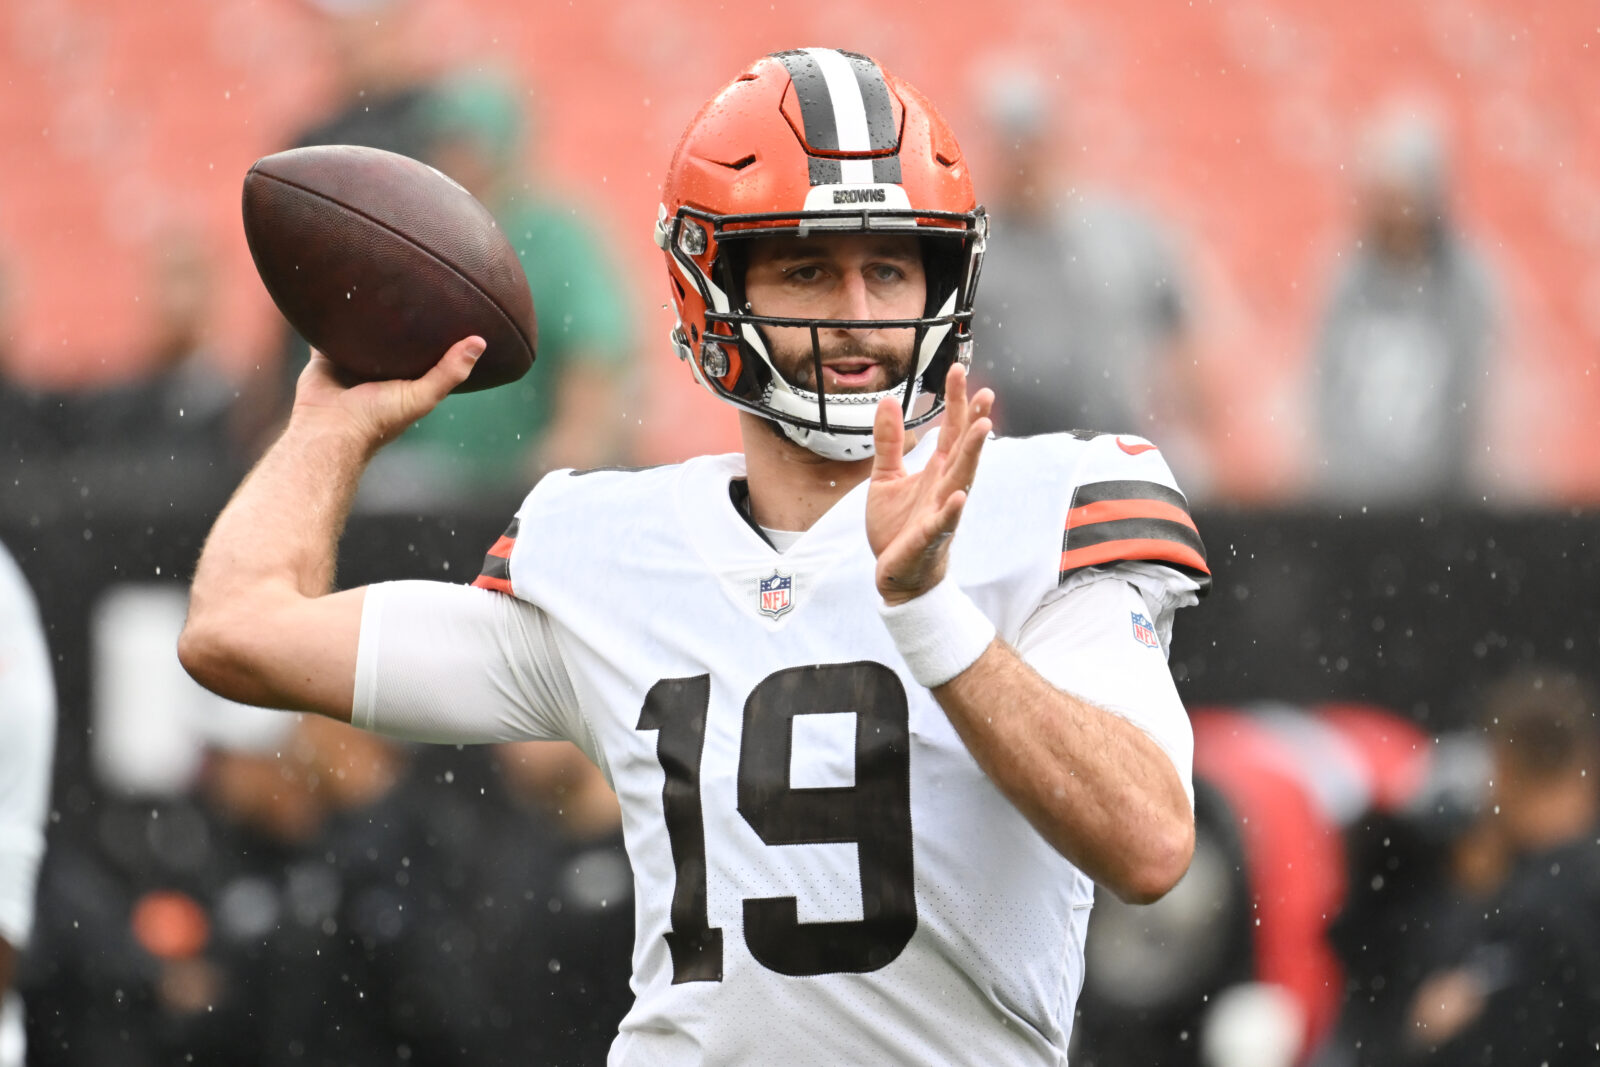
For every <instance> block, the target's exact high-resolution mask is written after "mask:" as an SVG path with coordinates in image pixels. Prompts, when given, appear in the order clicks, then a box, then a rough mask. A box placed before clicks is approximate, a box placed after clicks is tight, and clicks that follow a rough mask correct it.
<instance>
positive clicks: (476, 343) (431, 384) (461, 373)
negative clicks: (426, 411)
mask: <svg viewBox="0 0 1600 1067" xmlns="http://www.w3.org/2000/svg"><path fill="white" fill-rule="evenodd" d="M487 347H488V343H487V342H485V341H484V339H483V338H481V337H478V336H477V335H473V336H471V337H464V338H462V339H461V340H459V341H457V342H456V343H455V344H453V345H451V346H450V351H448V352H446V353H445V354H444V357H443V358H442V359H440V360H439V362H437V363H435V364H434V365H433V366H432V367H431V368H429V370H428V373H427V374H424V375H423V376H422V377H421V378H418V379H417V383H416V384H417V387H418V392H419V399H422V400H424V401H425V402H427V404H428V406H429V407H430V408H431V407H433V406H434V405H435V404H437V403H439V401H441V400H443V399H444V398H445V397H446V396H449V395H450V390H452V389H454V388H455V387H456V386H458V385H460V384H461V383H462V382H464V381H466V380H467V375H469V374H471V373H472V368H473V367H475V366H476V365H477V363H478V357H479V356H481V355H483V350H484V349H485V348H487Z"/></svg>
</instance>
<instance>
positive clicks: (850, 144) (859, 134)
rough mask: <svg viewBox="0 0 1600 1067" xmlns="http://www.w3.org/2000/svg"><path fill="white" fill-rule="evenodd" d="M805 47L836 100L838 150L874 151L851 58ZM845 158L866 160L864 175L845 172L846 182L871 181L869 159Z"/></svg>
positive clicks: (834, 118) (854, 161)
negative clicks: (861, 176)
mask: <svg viewBox="0 0 1600 1067" xmlns="http://www.w3.org/2000/svg"><path fill="white" fill-rule="evenodd" d="M804 51H805V53H806V54H807V55H809V56H810V57H811V58H812V59H814V60H816V61H817V66H818V67H820V68H822V77H823V80H824V81H826V82H827V83H828V97H829V99H831V100H832V102H833V126H834V130H835V131H836V132H837V134H838V137H839V151H841V152H870V151H872V134H871V133H870V132H869V131H868V129H867V105H866V102H865V101H864V100H862V99H861V83H860V82H858V81H856V72H855V69H854V68H853V67H851V66H850V60H848V59H846V58H845V57H844V56H842V55H840V54H839V53H838V52H837V51H835V50H834V49H832V48H807V49H805V50H804ZM844 162H845V164H846V165H847V166H848V165H849V164H850V163H857V162H866V163H867V176H866V177H865V178H852V177H850V176H849V175H848V174H846V175H845V177H844V181H845V182H847V183H851V184H854V183H856V182H861V183H863V184H870V183H871V181H872V164H871V162H870V161H862V160H845V161H844Z"/></svg>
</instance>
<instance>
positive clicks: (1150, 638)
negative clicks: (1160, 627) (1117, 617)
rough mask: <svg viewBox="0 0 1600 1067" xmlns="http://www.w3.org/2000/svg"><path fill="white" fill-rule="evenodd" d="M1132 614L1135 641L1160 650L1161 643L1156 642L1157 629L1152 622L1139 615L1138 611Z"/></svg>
mask: <svg viewBox="0 0 1600 1067" xmlns="http://www.w3.org/2000/svg"><path fill="white" fill-rule="evenodd" d="M1132 614H1133V639H1134V640H1135V641H1137V642H1139V643H1140V644H1141V645H1149V646H1150V647H1151V648H1160V647H1161V642H1160V641H1158V640H1156V628H1155V627H1154V626H1152V625H1151V624H1150V620H1149V619H1147V618H1145V617H1144V616H1143V615H1141V614H1139V613H1138V612H1137V611H1135V612H1133V613H1132Z"/></svg>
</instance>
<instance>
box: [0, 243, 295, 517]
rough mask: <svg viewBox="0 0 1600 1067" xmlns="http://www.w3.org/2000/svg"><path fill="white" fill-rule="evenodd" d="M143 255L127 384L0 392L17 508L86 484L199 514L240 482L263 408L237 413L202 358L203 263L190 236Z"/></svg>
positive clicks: (211, 362) (209, 281)
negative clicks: (137, 361) (144, 346)
mask: <svg viewBox="0 0 1600 1067" xmlns="http://www.w3.org/2000/svg"><path fill="white" fill-rule="evenodd" d="M149 255H150V260H151V269H150V273H149V275H148V277H149V283H148V284H149V288H148V291H147V298H148V301H149V306H150V307H151V309H152V315H153V318H154V335H153V337H152V339H151V342H150V348H149V350H148V352H147V353H146V355H145V358H144V359H143V360H142V366H141V370H140V373H139V376H138V377H137V378H135V379H133V380H132V381H128V382H124V383H120V384H116V385H110V386H101V387H97V388H92V389H72V390H29V389H22V388H19V387H16V386H11V387H4V386H0V425H4V426H5V429H6V432H5V434H4V436H3V437H0V449H3V450H4V453H5V455H6V461H7V463H8V464H17V465H18V467H17V469H18V473H20V474H24V475H32V477H25V478H23V479H21V480H19V481H15V482H13V483H12V484H13V485H14V486H15V487H16V489H17V490H18V496H19V498H21V499H29V498H28V497H25V496H24V494H29V493H39V494H43V495H52V494H55V495H59V494H62V493H64V492H71V491H73V490H75V489H76V488H77V487H78V486H84V485H87V486H90V487H92V489H93V490H94V491H95V493H96V494H97V495H98V496H101V497H102V498H109V499H118V500H121V499H126V500H129V501H131V502H142V503H144V504H147V505H149V506H152V507H161V508H169V507H171V506H172V505H173V504H174V503H191V504H196V505H198V506H202V507H206V506H211V505H212V504H214V503H220V501H221V500H222V499H225V497H226V494H227V493H228V492H229V491H230V490H231V488H232V486H233V485H234V484H235V483H236V482H237V480H238V478H239V477H240V475H241V474H242V473H243V469H244V465H245V462H246V460H247V459H248V457H249V451H250V447H251V442H250V440H249V438H250V435H251V432H252V429H253V425H252V423H251V417H252V416H254V417H257V418H259V413H260V412H261V411H262V410H263V406H261V405H257V406H255V407H253V408H252V407H250V406H248V405H244V404H241V403H240V402H239V396H240V394H239V391H238V389H237V388H236V387H235V385H234V384H233V383H232V382H231V381H230V380H229V379H228V377H227V376H226V375H225V374H224V373H223V372H222V371H221V370H220V367H219V364H218V362H217V361H216V359H215V358H214V356H213V353H212V352H211V350H210V330H211V329H212V327H213V325H214V324H213V321H212V316H213V313H214V310H215V303H216V290H215V281H214V270H215V263H214V260H213V257H212V255H211V252H210V250H209V249H208V248H207V247H206V245H205V243H204V241H203V239H202V238H201V237H200V236H199V235H198V234H196V233H195V232H193V231H191V230H188V229H185V228H173V229H169V230H166V231H163V232H162V233H160V234H159V235H158V236H157V238H156V239H155V240H154V241H153V242H152V243H151V245H150V248H149ZM267 406H270V405H267Z"/></svg>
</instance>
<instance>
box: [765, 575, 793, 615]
mask: <svg viewBox="0 0 1600 1067" xmlns="http://www.w3.org/2000/svg"><path fill="white" fill-rule="evenodd" d="M793 585H794V579H793V578H792V577H790V576H789V575H787V574H784V573H783V572H782V571H773V572H772V577H771V578H763V579H761V614H763V615H770V616H771V617H772V618H774V619H776V618H777V617H778V616H779V615H782V614H783V613H784V612H786V611H788V610H789V609H790V608H792V607H794V602H793V601H791V600H790V599H789V590H790V587H791V586H793Z"/></svg>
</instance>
